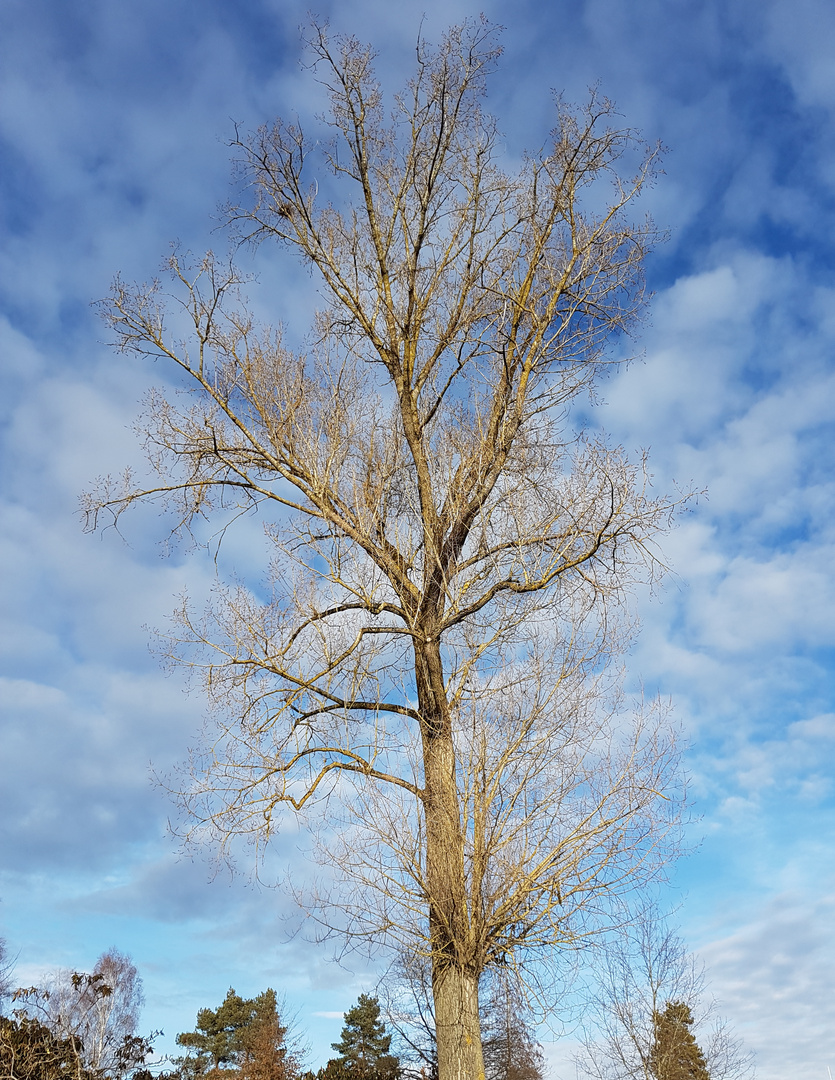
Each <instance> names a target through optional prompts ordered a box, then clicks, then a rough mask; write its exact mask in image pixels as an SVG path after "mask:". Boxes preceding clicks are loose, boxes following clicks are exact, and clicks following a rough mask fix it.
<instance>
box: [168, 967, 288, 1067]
mask: <svg viewBox="0 0 835 1080" xmlns="http://www.w3.org/2000/svg"><path fill="white" fill-rule="evenodd" d="M286 1034H287V1029H286V1028H285V1027H283V1026H282V1024H281V1022H280V1020H279V1017H278V1007H277V1002H276V995H275V991H274V990H265V991H264V993H263V994H259V995H258V997H254V998H242V997H241V996H240V995H239V994H236V993H235V991H234V990H233V989H232V987H230V988H229V990H228V992H227V994H226V997H225V998H224V1000H223V1002H222V1003H221V1004H220V1005H219V1006H218V1007H217V1008H216V1009H201V1010H200V1011H199V1012H198V1014H197V1029H196V1030H195V1031H186V1032H182V1033H181V1034H179V1035H178V1036H177V1042H178V1044H179V1045H180V1046H186V1047H189V1048H190V1049H191V1050H193V1051H196V1053H195V1054H194V1055H193V1056H190V1057H188V1058H182V1059H180V1061H179V1062H178V1065H180V1071H181V1073H182V1074H183V1075H184V1076H190V1075H192V1074H193V1075H195V1076H202V1075H204V1074H205V1073H206V1072H207V1070H209V1069H211V1070H216V1069H219V1068H220V1066H221V1065H238V1066H241V1067H242V1070H243V1075H244V1076H246V1077H252V1080H289V1078H291V1077H293V1076H295V1075H296V1067H295V1060H294V1059H293V1057H292V1055H288V1052H287V1047H286V1044H285V1036H286Z"/></svg>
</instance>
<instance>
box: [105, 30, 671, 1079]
mask: <svg viewBox="0 0 835 1080" xmlns="http://www.w3.org/2000/svg"><path fill="white" fill-rule="evenodd" d="M309 46H310V49H311V50H312V54H313V67H314V70H315V72H316V74H317V76H318V78H319V80H320V81H321V83H322V84H323V85H324V87H325V89H326V92H327V94H328V96H329V101H330V112H329V117H328V119H327V120H326V123H327V124H328V125H329V128H328V130H327V131H321V130H320V131H315V132H314V133H313V134H312V135H308V134H307V133H306V132H305V131H304V130H303V129H302V126H301V125H300V123H299V122H290V123H285V122H281V121H279V122H277V123H276V124H275V125H274V126H272V127H265V128H263V129H261V130H259V131H257V132H256V133H255V134H253V135H251V136H246V137H244V136H241V137H240V138H239V139H238V140H237V147H238V150H239V154H240V168H241V179H242V182H243V183H242V190H243V192H244V194H243V195H242V196H241V198H240V199H239V200H238V201H237V203H236V204H235V205H233V206H232V207H231V210H230V217H231V219H232V222H233V223H234V226H235V228H236V230H237V235H238V237H239V239H241V240H243V241H249V242H250V243H251V244H253V245H259V244H261V243H262V242H263V241H267V240H269V241H274V242H276V243H278V244H279V245H280V246H281V247H284V248H287V249H289V250H290V251H292V252H294V253H296V254H297V255H298V256H299V257H300V259H301V261H302V263H303V264H304V265H305V266H307V267H308V268H309V269H310V270H311V272H312V273H313V274H314V276H315V277H316V279H317V281H318V283H319V285H320V292H321V297H322V308H321V310H320V311H319V312H318V313H317V314H316V316H315V319H314V322H313V325H312V328H311V329H310V332H309V335H308V337H307V342H306V345H305V347H304V349H302V350H301V351H299V350H296V351H294V350H293V349H291V348H290V347H289V345H288V344H287V343H286V341H285V339H284V337H283V334H282V331H281V329H280V327H264V326H261V325H259V324H258V323H257V321H256V320H255V318H254V316H253V315H252V314H251V313H250V311H249V310H248V308H247V306H246V303H245V302H244V299H243V298H242V295H241V292H242V289H241V286H242V283H243V275H242V274H241V273H240V272H239V271H238V270H237V269H236V268H235V266H234V265H232V264H227V263H225V262H222V261H220V260H218V259H216V258H215V257H214V256H212V255H207V256H206V258H205V259H203V260H202V262H198V263H196V264H192V263H191V262H190V261H189V260H188V259H186V258H183V257H180V256H179V255H175V256H174V257H172V258H171V260H170V270H171V273H172V278H173V282H174V289H173V293H172V294H171V296H173V298H174V299H173V301H172V300H171V299H167V298H166V295H165V290H164V289H163V286H162V285H161V284H160V283H159V282H156V283H154V284H153V285H151V286H149V287H139V288H132V287H128V286H126V285H125V284H123V283H122V282H119V281H117V284H116V287H115V291H114V294H113V297H112V300H111V301H110V302H109V305H108V306H107V317H108V318H109V320H110V325H111V326H112V328H113V330H114V331H115V335H116V339H117V342H118V344H119V346H120V347H121V348H122V349H123V350H124V351H126V352H129V353H136V354H139V355H140V356H146V357H154V358H158V357H162V358H165V359H166V360H167V361H169V362H171V363H172V364H173V365H175V366H176V367H178V368H179V369H180V370H181V372H183V373H184V375H185V378H186V385H187V386H188V388H189V390H190V391H191V394H192V400H191V404H190V405H189V406H187V407H185V408H183V407H181V405H179V404H178V403H176V402H175V401H174V400H169V399H168V398H167V397H166V396H165V395H164V394H163V393H157V394H154V395H153V396H152V398H151V400H150V404H149V408H148V410H147V413H146V421H147V426H146V437H147V440H148V446H149V449H150V456H151V460H152V462H153V464H154V465H155V466H156V468H157V470H158V472H159V477H160V479H159V481H158V482H154V483H151V484H147V485H144V486H143V485H137V484H136V483H135V482H134V481H133V479H132V477H130V476H127V477H125V478H123V480H122V481H118V480H114V481H105V482H103V484H102V486H101V487H100V489H99V490H98V491H97V492H95V493H94V494H93V495H91V496H90V497H89V499H88V501H87V504H86V508H87V510H88V512H89V520H90V524H91V526H95V525H96V523H97V522H101V521H102V515H103V513H105V512H109V514H112V515H113V517H114V518H118V516H119V515H120V514H121V512H122V511H123V510H124V509H125V508H127V507H129V506H130V505H131V504H132V503H134V502H135V501H137V500H155V499H159V500H163V501H166V500H167V501H168V503H169V505H170V506H172V507H173V508H174V511H175V513H176V514H177V515H178V516H177V522H178V525H179V527H181V528H182V529H185V530H188V529H189V528H190V526H192V525H193V523H194V522H195V519H198V518H201V517H209V516H211V515H213V514H219V515H221V519H222V520H223V515H224V514H227V515H234V514H235V513H239V512H245V511H247V510H250V509H252V508H255V507H260V508H261V509H262V511H264V512H265V513H266V515H267V518H268V521H269V525H268V533H269V537H270V542H271V543H272V544H273V545H274V547H275V558H274V559H273V563H272V574H271V579H270V595H269V596H268V597H267V598H266V599H265V598H264V595H263V593H261V594H258V593H257V592H256V590H254V589H250V588H247V587H246V586H240V587H220V588H219V589H218V592H217V596H216V601H217V602H216V603H215V604H214V605H213V606H212V608H211V610H210V611H209V612H208V613H207V614H206V615H205V617H198V616H196V615H195V614H194V613H193V612H192V611H191V609H190V608H189V606H188V605H184V606H183V608H182V610H181V611H180V612H179V627H180V629H179V632H178V633H177V634H176V635H175V637H176V638H177V640H176V641H175V642H174V644H173V647H172V653H173V654H174V655H177V656H183V657H185V659H186V660H187V661H188V662H189V663H192V664H194V665H196V666H198V667H200V666H201V665H202V670H203V672H204V674H205V681H206V687H207V689H208V692H209V695H210V698H211V701H212V702H213V704H214V706H215V707H216V709H217V719H218V724H219V727H218V728H217V729H216V730H214V731H212V732H211V733H210V734H209V735H208V739H207V743H206V746H205V751H204V752H203V753H198V754H196V755H195V758H194V761H193V766H194V779H192V780H190V781H189V782H188V783H187V784H185V785H184V788H185V791H186V794H185V795H184V801H185V803H186V805H187V809H188V810H189V812H190V813H191V814H193V815H195V819H196V828H197V830H198V832H199V834H200V835H201V836H204V837H205V836H206V835H207V833H208V834H212V835H214V836H215V837H216V838H217V839H218V840H219V841H220V843H221V845H224V844H226V843H227V842H228V841H229V840H230V838H231V837H234V836H239V835H241V834H243V835H248V836H250V837H251V838H253V839H254V840H255V841H256V842H257V843H259V844H260V843H264V842H266V841H267V840H268V839H269V837H270V834H271V833H272V831H273V830H274V829H275V828H276V827H278V826H279V825H280V823H281V821H282V820H283V817H284V815H285V814H287V813H293V812H295V813H296V814H298V815H300V816H302V817H304V818H305V820H314V821H315V820H316V818H315V809H316V807H317V806H319V807H322V806H325V807H326V808H327V813H326V815H325V817H324V819H323V818H320V819H319V820H320V821H321V820H324V828H325V831H326V833H327V835H326V837H325V839H326V841H327V842H328V844H329V849H328V850H329V855H328V862H329V865H331V866H332V865H334V864H337V865H339V863H340V862H341V866H339V873H340V874H341V877H342V878H343V879H344V880H347V881H349V882H350V884H351V888H352V889H353V892H350V893H347V894H346V893H344V892H342V893H339V892H338V885H337V894H336V895H335V896H333V895H332V896H330V899H332V900H333V899H335V900H337V901H338V902H339V904H341V905H342V906H341V908H340V907H337V908H336V909H327V908H325V907H323V908H321V909H320V914H321V918H322V919H323V920H324V921H325V923H327V924H328V925H331V926H338V929H340V931H342V932H345V933H347V934H348V935H351V936H353V938H354V939H357V938H359V939H362V940H366V939H367V940H371V941H374V942H377V943H390V944H395V945H400V946H403V945H406V946H407V947H408V948H411V949H413V950H414V949H417V950H419V951H421V952H422V953H424V954H425V955H426V956H427V957H428V958H429V960H430V963H431V968H432V991H433V999H434V1014H435V1022H436V1025H437V1045H438V1060H439V1068H440V1076H441V1077H442V1080H452V1078H456V1080H458V1078H460V1080H464V1078H468V1080H469V1078H473V1080H474V1078H478V1077H481V1076H482V1075H483V1069H484V1066H483V1060H482V1051H481V1039H480V1031H479V1008H478V987H479V979H480V977H481V975H482V973H483V972H484V971H485V970H486V969H487V968H488V967H489V966H490V965H492V964H495V963H498V962H504V961H508V962H512V963H514V964H517V965H518V966H520V968H521V967H523V966H524V965H525V964H526V963H527V961H529V960H531V959H532V958H533V959H536V958H540V959H541V960H542V961H543V962H547V960H548V957H549V956H550V955H551V954H552V950H553V949H554V947H555V946H557V947H559V946H568V947H571V946H573V945H574V944H575V943H576V941H577V940H578V937H579V936H580V935H582V934H584V933H586V932H589V931H590V930H591V929H593V928H594V927H595V926H597V925H600V920H601V919H602V917H603V913H604V909H605V907H606V904H607V902H608V901H609V899H610V898H611V897H612V896H613V895H619V894H622V893H623V892H625V891H628V890H629V889H631V888H633V887H636V886H637V885H639V884H640V883H641V881H643V880H644V879H645V878H646V877H647V876H651V875H652V874H653V873H654V872H655V871H656V870H657V868H658V865H659V863H660V862H661V861H662V860H663V857H664V843H665V837H666V836H668V834H669V831H670V824H671V822H672V821H674V819H675V800H674V799H671V798H669V796H670V794H671V785H673V780H672V773H671V770H672V765H673V761H674V751H673V749H672V746H671V743H670V740H669V737H668V733H667V729H666V727H665V725H664V722H663V719H661V718H659V717H656V716H654V715H653V714H652V713H651V712H650V713H649V714H647V715H643V716H639V717H638V719H637V720H635V719H634V718H632V719H630V718H629V717H627V715H626V712H625V711H624V710H623V709H622V708H621V706H620V705H619V704H618V702H617V701H616V700H615V698H613V697H612V696H611V694H610V691H611V689H612V686H611V680H610V676H609V675H608V672H609V665H610V661H611V660H612V659H613V657H615V656H617V654H618V652H619V649H620V648H621V646H622V645H623V643H624V641H625V640H626V639H627V638H628V632H627V631H628V627H626V628H624V626H625V624H624V623H623V621H622V620H621V619H620V610H621V608H622V606H623V601H624V598H625V596H626V595H627V593H628V591H629V589H630V587H631V586H632V585H634V583H635V582H636V580H639V579H642V578H646V577H647V576H651V575H652V574H653V572H654V569H655V559H654V556H653V548H652V541H653V537H654V536H655V535H656V533H657V532H658V530H659V529H660V528H662V527H663V526H664V525H665V523H666V521H667V519H668V517H669V514H670V512H671V506H670V504H669V503H668V502H666V501H665V500H663V499H658V498H656V497H655V496H653V495H652V493H651V492H650V490H649V487H648V481H647V476H646V474H645V472H644V469H643V463H641V462H637V463H633V462H630V461H629V460H628V459H627V458H626V457H625V456H624V454H623V453H622V452H620V451H619V450H617V449H613V448H611V447H609V446H607V445H606V443H605V441H603V440H602V439H599V438H595V437H592V436H591V435H587V434H582V433H580V434H577V433H576V431H575V429H574V421H573V420H572V418H571V417H570V415H569V411H570V408H571V406H572V403H573V402H575V401H577V400H582V399H585V398H586V397H587V396H588V395H589V394H590V393H592V392H593V387H594V385H595V381H596V379H597V378H598V376H599V375H600V373H601V372H602V371H603V370H604V368H605V366H606V365H607V364H608V363H611V362H612V361H611V360H610V359H608V358H607V347H608V346H609V345H610V343H611V342H612V341H613V339H614V338H615V337H616V336H617V335H618V334H619V333H620V332H622V331H628V330H629V328H630V327H631V326H632V324H633V322H634V320H635V318H636V316H637V315H638V314H639V312H640V309H641V307H642V304H643V300H644V296H643V286H642V277H641V268H642V261H643V258H644V255H645V253H646V251H647V249H648V247H649V246H650V245H651V243H652V242H653V240H654V239H655V232H654V230H653V227H652V226H651V225H649V224H646V223H643V224H638V225H635V224H632V223H631V222H630V220H629V219H628V217H627V209H628V206H629V204H630V203H631V201H632V200H633V199H634V198H635V197H636V196H637V195H638V194H639V192H640V191H641V189H642V187H643V186H644V185H645V184H646V183H647V182H648V180H649V179H650V178H651V176H652V172H653V168H654V165H655V156H656V155H655V152H654V151H653V150H647V149H646V148H645V147H644V146H643V145H642V144H641V143H640V141H639V140H637V139H636V137H635V136H634V134H633V133H632V132H631V131H629V130H624V129H622V128H618V127H616V126H614V125H613V117H614V113H613V109H612V107H611V105H610V104H609V103H608V102H606V101H604V100H601V99H600V98H599V97H598V96H597V95H596V94H592V95H591V97H590V99H589V101H588V103H587V104H586V105H585V106H584V107H582V108H580V109H578V110H572V109H569V108H567V107H565V106H564V105H563V104H562V102H560V101H559V100H558V101H557V103H556V111H555V121H554V123H555V126H554V129H553V131H552V133H551V137H550V139H549V141H548V145H547V147H546V148H544V149H543V150H541V151H540V152H537V153H534V154H531V155H528V156H527V157H525V158H524V160H523V161H522V163H521V164H520V165H519V166H518V167H516V168H515V169H514V170H510V171H508V169H506V168H505V167H503V165H502V161H501V158H502V140H501V137H500V135H499V132H498V130H497V127H496V124H495V122H494V120H493V119H492V118H491V117H490V116H488V115H487V114H486V113H485V112H484V111H483V109H482V104H481V102H482V97H483V94H484V89H485V80H486V78H487V76H488V74H489V73H490V72H491V71H492V70H493V68H494V67H495V64H496V61H497V58H498V55H499V52H500V50H499V48H498V45H497V40H496V32H495V29H494V28H492V27H491V26H489V25H488V24H487V23H485V22H469V23H466V24H465V25H463V26H460V27H458V28H453V29H452V30H450V31H449V32H448V33H447V35H446V36H445V37H444V39H443V41H442V42H441V44H440V45H439V46H438V47H437V48H431V47H429V46H428V45H427V44H426V43H425V42H424V41H420V42H419V44H418V49H417V69H416V73H415V75H414V77H413V78H412V80H411V82H409V84H408V86H407V87H406V89H405V90H404V92H403V93H402V94H400V95H399V96H397V97H395V98H394V99H393V109H392V113H391V115H390V116H389V115H388V114H387V112H386V107H385V106H384V100H383V94H382V91H381V88H380V86H379V84H378V81H377V79H376V76H375V74H374V68H373V54H372V52H371V51H370V49H369V48H367V47H365V46H364V45H362V44H361V43H359V42H358V41H356V40H355V39H353V38H351V37H334V38H331V37H329V36H328V34H327V33H326V31H325V30H323V29H317V28H314V30H313V33H312V35H311V40H310V42H309ZM331 193H332V199H331ZM172 305H173V306H172ZM178 305H179V306H178ZM282 314H284V313H282ZM286 314H289V312H288V313H286ZM183 318H185V328H183V327H184V324H183V321H182V320H183ZM172 320H173V322H172ZM270 507H272V508H274V511H275V512H274V513H272V514H270V513H269V508H270ZM201 650H202V651H201ZM340 806H341V808H342V810H341V811H338V810H337V807H340ZM341 815H342V816H341ZM320 899H322V900H323V902H324V901H327V900H328V899H329V897H327V896H322V897H320ZM334 910H337V911H340V910H341V911H342V912H344V913H346V914H345V915H344V916H338V915H335V914H333V911H334ZM328 911H331V914H328ZM340 918H341V921H339V920H340ZM539 970H542V968H540V969H539Z"/></svg>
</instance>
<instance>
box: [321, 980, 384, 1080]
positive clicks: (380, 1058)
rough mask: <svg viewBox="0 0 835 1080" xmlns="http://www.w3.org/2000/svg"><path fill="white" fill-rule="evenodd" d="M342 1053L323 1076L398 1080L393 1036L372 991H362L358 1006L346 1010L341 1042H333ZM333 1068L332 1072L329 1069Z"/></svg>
mask: <svg viewBox="0 0 835 1080" xmlns="http://www.w3.org/2000/svg"><path fill="white" fill-rule="evenodd" d="M331 1045H332V1046H333V1048H334V1050H336V1051H337V1053H338V1054H339V1057H338V1058H334V1059H332V1060H331V1061H329V1062H328V1064H327V1066H326V1067H325V1070H324V1071H323V1072H322V1074H321V1075H322V1076H323V1077H327V1080H331V1077H332V1076H333V1077H336V1076H339V1077H340V1078H342V1077H343V1076H344V1077H345V1080H397V1078H398V1077H399V1076H400V1062H399V1061H398V1059H397V1058H396V1057H395V1056H394V1055H393V1054H391V1053H390V1050H391V1035H387V1034H386V1025H385V1024H384V1023H383V1021H382V1020H381V1019H380V1003H379V1001H378V1000H377V998H375V997H371V996H370V995H369V994H360V996H359V998H358V999H357V1003H356V1005H355V1006H354V1007H353V1009H349V1010H348V1012H346V1013H345V1026H344V1027H343V1029H342V1038H341V1039H340V1040H339V1042H335V1043H331ZM328 1070H330V1071H328Z"/></svg>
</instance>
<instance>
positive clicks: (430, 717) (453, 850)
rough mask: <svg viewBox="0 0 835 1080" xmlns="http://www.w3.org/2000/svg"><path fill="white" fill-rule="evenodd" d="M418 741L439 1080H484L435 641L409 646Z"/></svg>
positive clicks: (475, 961) (447, 720)
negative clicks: (418, 722) (414, 678)
mask: <svg viewBox="0 0 835 1080" xmlns="http://www.w3.org/2000/svg"><path fill="white" fill-rule="evenodd" d="M415 654H416V664H415V669H416V675H417V696H418V704H419V707H420V715H421V727H422V736H423V770H424V793H425V794H424V802H423V810H424V815H425V821H426V882H427V889H428V893H429V895H428V901H429V932H430V940H431V949H432V995H433V998H434V1005H435V1033H436V1040H437V1048H438V1075H439V1077H440V1080H484V1061H483V1058H482V1052H481V1026H480V1021H479V1014H478V980H479V973H480V970H481V969H480V964H479V960H480V957H478V956H477V955H476V953H475V950H474V942H473V933H472V926H471V922H470V912H469V911H468V907H467V879H466V872H465V866H464V836H463V832H462V827H461V816H460V808H459V805H458V792H457V786H456V777H455V745H454V742H453V738H452V723H451V717H450V714H449V706H448V703H447V699H446V691H445V687H444V678H443V665H442V662H441V653H440V647H439V645H438V643H437V642H436V641H429V642H425V643H423V644H421V645H419V646H416V648H415Z"/></svg>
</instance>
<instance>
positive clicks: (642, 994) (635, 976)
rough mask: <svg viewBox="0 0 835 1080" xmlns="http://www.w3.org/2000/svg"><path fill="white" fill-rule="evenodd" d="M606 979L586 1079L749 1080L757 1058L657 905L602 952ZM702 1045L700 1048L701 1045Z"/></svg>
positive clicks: (592, 1014) (585, 1058) (585, 1062)
mask: <svg viewBox="0 0 835 1080" xmlns="http://www.w3.org/2000/svg"><path fill="white" fill-rule="evenodd" d="M598 960H599V961H600V964H599V970H598V975H599V981H598V990H597V994H596V996H595V998H594V1001H593V1008H592V1009H591V1010H590V1011H589V1014H588V1015H589V1018H590V1020H591V1023H590V1024H589V1027H588V1035H587V1038H586V1041H585V1045H584V1048H583V1050H582V1051H581V1053H580V1054H579V1055H578V1058H577V1066H578V1071H579V1074H580V1075H581V1076H584V1077H588V1078H593V1080H679V1077H681V1078H685V1077H692V1080H699V1078H700V1077H702V1076H706V1077H710V1080H743V1078H745V1077H749V1076H750V1075H751V1074H752V1072H753V1063H752V1058H751V1055H750V1054H746V1053H745V1052H744V1050H743V1048H742V1042H741V1040H740V1039H738V1038H736V1037H735V1036H734V1035H733V1032H732V1030H731V1028H730V1026H729V1025H728V1023H727V1022H726V1021H725V1020H723V1019H722V1018H721V1017H719V1016H718V1008H717V1005H716V1002H715V1001H713V1000H712V999H710V998H709V997H708V996H707V994H706V980H705V972H704V968H703V967H702V966H700V965H699V964H698V963H697V961H696V960H695V958H694V957H693V956H692V955H691V954H690V953H688V951H687V948H686V946H685V944H684V942H683V941H682V940H681V938H680V937H679V936H678V935H677V934H676V933H675V931H674V930H672V929H671V928H670V926H669V924H668V921H667V920H666V919H665V918H664V917H663V916H662V915H661V914H660V913H659V911H658V908H657V907H656V906H655V905H653V904H650V905H648V906H646V907H645V908H644V909H643V910H642V911H641V912H640V914H639V915H638V916H637V917H636V918H634V919H633V920H632V922H631V925H630V926H629V927H628V928H625V929H623V930H622V931H621V932H620V933H619V934H617V935H616V936H615V937H613V938H612V940H611V941H610V942H609V943H608V944H607V946H606V947H604V948H602V949H601V950H599V951H598ZM697 1039H698V1045H697V1042H696V1040H697Z"/></svg>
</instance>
